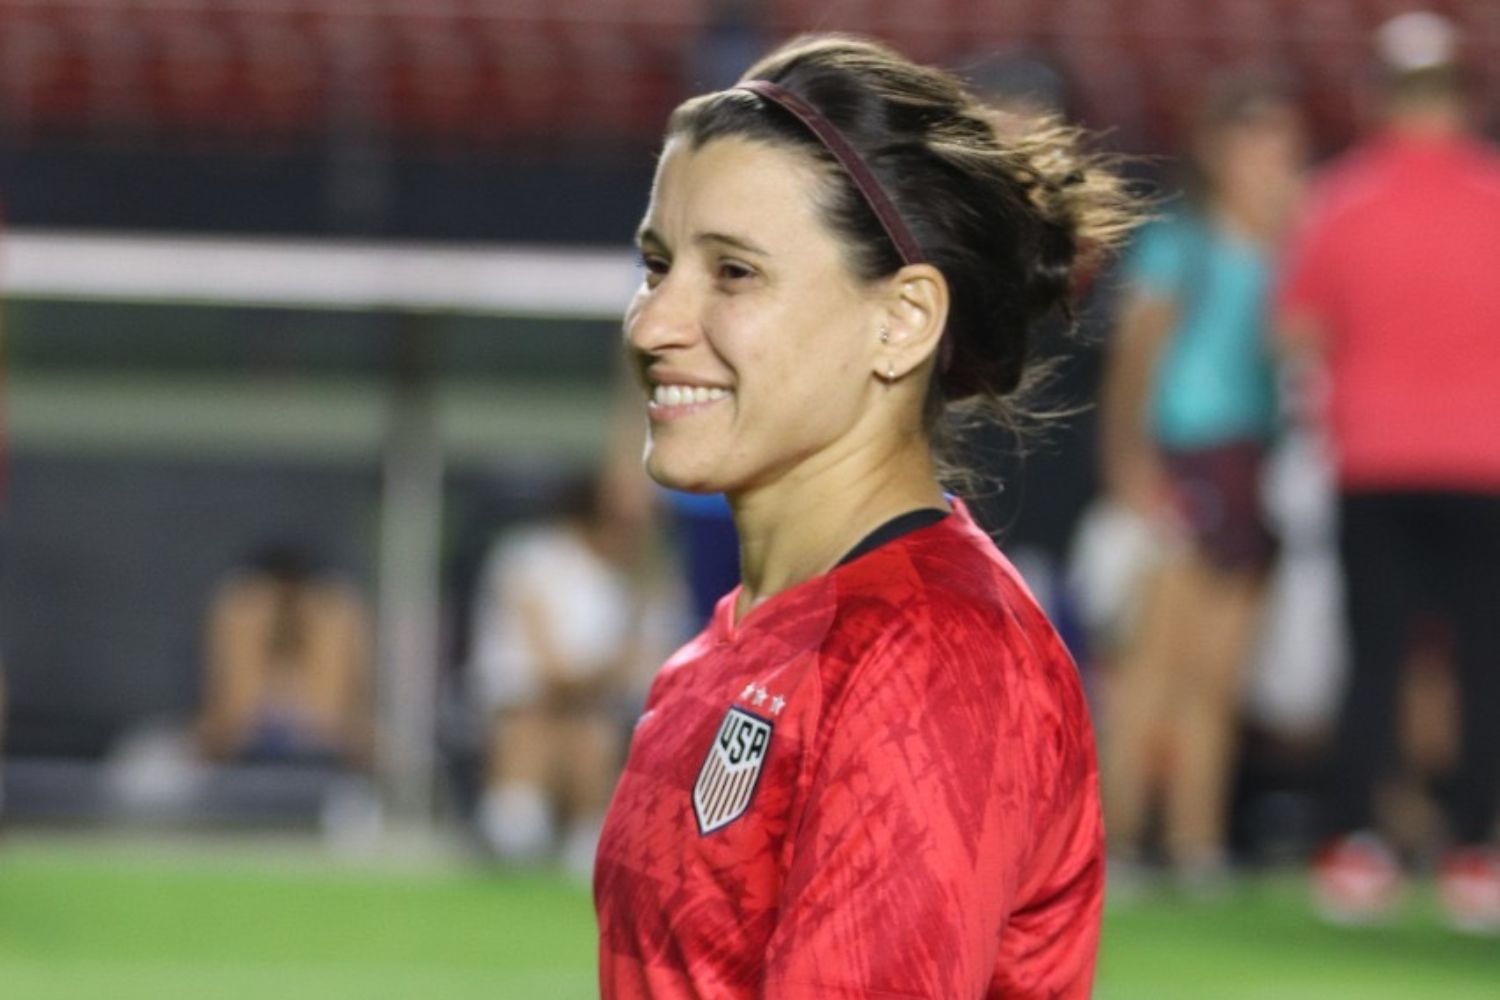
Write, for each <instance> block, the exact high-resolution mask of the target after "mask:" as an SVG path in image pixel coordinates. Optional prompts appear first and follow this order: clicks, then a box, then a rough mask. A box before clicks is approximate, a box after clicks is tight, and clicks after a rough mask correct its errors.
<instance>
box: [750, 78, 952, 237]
mask: <svg viewBox="0 0 1500 1000" xmlns="http://www.w3.org/2000/svg"><path fill="white" fill-rule="evenodd" d="M734 89H735V90H748V91H750V93H752V94H756V95H758V96H760V97H763V98H765V99H766V100H768V101H770V102H771V103H772V104H775V105H778V106H780V107H782V108H785V109H786V110H787V111H789V112H791V113H792V115H793V116H795V117H796V118H797V120H798V121H800V122H801V123H802V124H804V125H806V126H807V127H808V128H809V129H811V130H812V132H813V134H814V135H816V136H817V137H818V140H819V141H820V142H822V143H823V145H824V146H825V147H826V148H827V149H828V151H829V152H830V153H832V154H833V157H834V159H836V160H838V161H839V164H840V165H841V166H842V167H843V168H844V172H845V173H847V174H848V175H849V179H850V180H852V181H853V182H854V186H855V187H857V188H859V193H860V194H862V195H864V196H865V203H866V204H867V205H869V206H870V210H871V211H873V212H874V213H875V217H876V218H877V219H879V220H880V225H881V226H882V227H883V228H884V229H885V232H886V235H887V236H889V237H890V238H891V243H893V244H894V245H895V247H896V252H897V253H899V254H901V259H902V260H903V261H905V262H906V263H908V264H921V263H923V262H924V261H925V260H926V259H927V258H926V257H924V256H923V255H922V248H921V247H920V246H919V245H918V244H917V241H916V239H915V238H914V237H913V236H912V234H911V230H910V229H908V228H906V222H905V221H904V220H902V218H901V213H900V212H897V211H896V206H895V205H894V204H893V203H892V202H891V199H890V196H889V195H887V194H886V193H885V188H883V187H881V186H880V181H879V179H878V178H876V176H875V173H874V172H873V171H872V170H871V169H870V165H869V164H867V163H866V162H865V161H864V158H863V157H861V156H860V155H859V154H858V153H857V152H855V151H854V147H853V146H851V145H849V142H848V140H847V139H845V138H844V137H843V135H842V134H840V132H839V130H838V129H837V128H835V127H834V124H833V122H831V121H829V120H828V119H827V118H825V117H823V113H822V112H821V111H819V110H818V109H817V108H815V107H813V106H812V105H811V104H809V103H807V102H806V101H804V100H803V99H802V98H800V97H798V96H797V95H796V94H794V93H792V92H791V91H790V90H787V89H786V88H785V87H781V86H778V85H776V84H774V83H772V82H771V81H769V80H746V81H745V82H744V83H741V84H737V85H736V86H735V87H734Z"/></svg>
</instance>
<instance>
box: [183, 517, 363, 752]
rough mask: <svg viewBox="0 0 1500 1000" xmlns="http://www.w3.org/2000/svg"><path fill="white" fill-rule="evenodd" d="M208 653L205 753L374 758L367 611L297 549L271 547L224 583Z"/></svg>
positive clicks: (202, 724) (201, 741)
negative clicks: (372, 752)
mask: <svg viewBox="0 0 1500 1000" xmlns="http://www.w3.org/2000/svg"><path fill="white" fill-rule="evenodd" d="M207 659H208V662H207V670H208V676H207V684H206V692H205V696H204V701H203V705H202V709H201V711H200V715H199V718H198V720H197V724H196V727H195V735H196V739H197V742H198V746H199V748H200V750H201V751H202V753H203V754H204V755H205V756H207V757H208V758H210V759H213V760H224V761H242V762H283V761H284V762H291V763H315V764H319V763H329V764H339V765H346V766H350V767H356V768H363V767H365V766H366V765H367V764H368V763H369V758H370V750H371V746H370V744H371V735H372V733H371V726H372V718H371V711H372V708H371V682H372V676H371V671H372V664H371V648H370V622H369V614H368V612H367V610H366V608H365V605H364V602H363V600H362V599H361V598H360V596H359V594H358V593H357V592H356V591H355V590H354V588H353V587H352V586H351V585H349V584H348V583H346V582H344V581H343V580H340V579H338V578H336V577H333V576H331V575H330V574H328V573H325V572H321V571H319V570H318V569H317V568H316V566H315V565H314V563H313V561H312V559H311V558H310V557H309V555H308V554H307V552H306V551H305V550H304V549H303V548H301V547H300V546H296V545H288V544H273V545H270V546H268V547H266V548H265V549H264V550H262V551H261V552H260V553H258V554H257V555H256V556H255V557H254V558H252V559H251V560H250V561H249V564H248V565H247V566H246V567H245V568H244V569H241V570H237V571H235V572H234V573H233V575H231V576H230V578H229V579H228V580H226V581H225V582H224V583H223V584H222V585H221V586H220V587H219V589H218V591H217V592H216V593H215V595H214V597H213V600H212V603H211V605H210V607H209V611H208V626H207Z"/></svg>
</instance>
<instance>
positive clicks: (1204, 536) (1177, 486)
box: [1162, 441, 1276, 573]
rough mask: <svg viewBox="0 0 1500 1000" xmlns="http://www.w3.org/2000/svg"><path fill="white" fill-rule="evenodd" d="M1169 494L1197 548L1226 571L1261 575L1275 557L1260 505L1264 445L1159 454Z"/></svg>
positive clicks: (1239, 443) (1237, 443) (1254, 443)
mask: <svg viewBox="0 0 1500 1000" xmlns="http://www.w3.org/2000/svg"><path fill="white" fill-rule="evenodd" d="M1162 457H1163V460H1164V462H1165V464H1166V470H1167V476H1168V478H1169V479H1170V480H1171V484H1172V495H1173V498H1174V500H1175V502H1176V504H1177V509H1178V511H1179V513H1181V515H1182V517H1183V520H1184V521H1186V522H1187V524H1188V527H1189V530H1190V531H1191V532H1192V535H1193V540H1194V542H1195V543H1196V544H1197V546H1198V550H1199V551H1200V552H1202V553H1203V554H1204V555H1205V556H1207V557H1208V561H1209V562H1210V563H1212V564H1213V565H1214V566H1216V567H1218V568H1219V569H1222V570H1224V571H1226V572H1234V573H1245V572H1260V571H1262V570H1264V569H1265V568H1266V567H1267V566H1269V565H1270V562H1271V558H1272V556H1274V555H1275V553H1276V538H1275V536H1274V535H1272V534H1271V530H1270V528H1269V527H1268V526H1267V525H1266V519H1265V511H1264V508H1263V506H1262V504H1261V469H1262V467H1263V465H1264V464H1265V446H1264V445H1263V444H1261V443H1260V442H1259V441H1234V442H1230V443H1228V444H1222V445H1214V446H1212V447H1209V448H1191V449H1186V450H1181V451H1168V452H1164V453H1163V456H1162Z"/></svg>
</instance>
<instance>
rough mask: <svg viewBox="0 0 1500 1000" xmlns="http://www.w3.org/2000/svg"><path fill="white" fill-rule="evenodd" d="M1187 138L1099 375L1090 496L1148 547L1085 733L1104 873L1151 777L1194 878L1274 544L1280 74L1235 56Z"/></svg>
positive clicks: (1142, 244)
mask: <svg viewBox="0 0 1500 1000" xmlns="http://www.w3.org/2000/svg"><path fill="white" fill-rule="evenodd" d="M1191 140H1192V149H1191V154H1190V156H1191V166H1192V171H1193V175H1194V176H1193V179H1194V183H1193V184H1192V186H1191V188H1190V193H1189V197H1188V199H1187V201H1186V202H1185V204H1183V205H1182V206H1181V207H1180V208H1177V209H1175V210H1173V211H1172V212H1170V213H1169V214H1168V215H1167V216H1166V217H1164V218H1162V219H1160V220H1158V221H1156V222H1154V223H1153V224H1151V225H1150V226H1148V227H1147V228H1146V229H1145V230H1143V231H1142V232H1141V233H1140V234H1139V236H1138V239H1137V241H1136V243H1135V245H1134V246H1133V248H1132V250H1131V253H1130V255H1129V257H1128V259H1127V261H1126V285H1127V291H1126V298H1125V301H1124V304H1123V305H1122V312H1121V315H1120V320H1119V326H1118V329H1117V331H1116V334H1115V337H1114V341H1113V343H1112V344H1111V346H1110V352H1109V359H1108V368H1107V373H1106V376H1105V385H1104V391H1103V399H1102V407H1103V411H1102V413H1101V417H1100V435H1101V459H1102V462H1103V470H1102V471H1103V477H1104V483H1105V488H1106V490H1107V491H1108V499H1109V501H1110V502H1112V504H1113V505H1114V506H1115V507H1116V508H1118V509H1120V510H1122V511H1126V512H1129V513H1130V514H1133V515H1134V517H1135V518H1136V519H1137V520H1138V521H1139V522H1140V523H1141V524H1142V525H1143V526H1144V530H1146V531H1147V532H1148V534H1149V536H1150V538H1151V539H1152V547H1154V549H1155V551H1154V552H1151V553H1150V559H1151V564H1152V565H1151V568H1150V569H1149V570H1148V571H1147V572H1146V573H1145V575H1144V576H1143V577H1141V578H1140V580H1139V586H1140V591H1139V595H1138V597H1137V598H1136V601H1137V604H1136V607H1135V611H1134V617H1133V620H1132V621H1131V623H1130V625H1129V627H1128V628H1127V629H1125V630H1124V631H1123V632H1121V633H1119V634H1118V635H1116V636H1115V637H1114V645H1113V648H1112V650H1111V652H1110V653H1109V655H1107V657H1106V659H1107V660H1109V661H1110V662H1111V663H1112V669H1111V671H1110V677H1109V680H1108V688H1107V695H1106V701H1105V712H1104V721H1103V738H1102V740H1103V746H1104V748H1105V752H1104V755H1103V757H1104V778H1105V786H1104V787H1105V799H1104V801H1105V809H1106V812H1107V815H1108V816H1109V818H1110V836H1111V850H1112V852H1113V853H1114V857H1113V858H1112V863H1113V864H1114V865H1115V867H1116V871H1115V872H1114V874H1116V875H1117V876H1119V877H1120V878H1122V879H1130V878H1132V877H1139V876H1140V875H1142V874H1143V873H1144V869H1143V868H1142V859H1143V852H1144V848H1145V838H1146V836H1147V830H1148V826H1149V820H1150V812H1151V810H1150V806H1151V804H1152V803H1153V801H1154V799H1155V793H1156V792H1157V790H1158V785H1160V791H1161V793H1162V799H1163V816H1162V819H1163V822H1162V825H1161V831H1162V835H1163V848H1164V851H1165V856H1166V859H1167V861H1168V863H1169V865H1170V867H1171V869H1172V871H1173V873H1174V875H1175V876H1176V877H1177V878H1178V879H1179V881H1180V882H1182V883H1183V884H1184V887H1187V888H1200V889H1208V888H1212V887H1213V886H1214V885H1217V884H1219V883H1220V882H1221V881H1222V879H1223V877H1224V876H1225V875H1226V874H1227V853H1226V828H1227V812H1228V786H1229V779H1230V776H1231V773H1232V768H1231V765H1232V762H1233V758H1234V755H1235V750H1236V744H1237V734H1238V723H1239V716H1238V709H1239V702H1240V690H1241V684H1242V675H1243V672H1244V669H1245V666H1246V663H1247V659H1248V655H1249V653H1250V651H1251V643H1252V640H1253V638H1254V635H1255V629H1256V625H1257V623H1258V620H1259V615H1260V612H1261V603H1262V596H1263V592H1264V589H1265V582H1266V579H1267V573H1268V569H1269V568H1270V565H1271V561H1272V558H1273V554H1274V551H1275V543H1274V541H1273V539H1272V536H1271V533H1270V531H1269V529H1268V527H1267V524H1266V519H1265V513H1264V511H1263V510H1262V507H1261V500H1260V496H1261V469H1262V462H1263V459H1264V457H1265V454H1266V451H1267V449H1268V447H1269V445H1270V444H1271V441H1272V438H1273V435H1274V434H1275V432H1276V425H1277V403H1276V394H1275V372H1274V366H1273V362H1272V357H1271V354H1270V351H1269V344H1268V339H1267V337H1266V335H1265V317H1266V305H1267V295H1268V290H1269V285H1270V275H1271V259H1272V255H1273V253H1274V252H1275V251H1276V248H1277V245H1278V244H1279V242H1280V241H1281V239H1282V236H1283V232H1284V230H1285V228H1286V225H1287V222H1288V219H1289V216H1290V213H1291V211H1292V209H1293V207H1294V204H1295V201H1296V197H1297V193H1298V189H1299V177H1300V173H1301V170H1302V165H1303V155H1304V152H1303V132H1302V123H1301V117H1300V115H1299V112H1298V108H1297V106H1296V104H1295V102H1294V101H1293V100H1292V98H1291V96H1290V93H1289V91H1288V90H1287V89H1286V88H1285V87H1284V86H1282V85H1281V84H1280V83H1279V82H1277V81H1275V80H1273V79H1270V78H1268V77H1264V76H1260V75H1255V74H1242V75H1234V76H1226V77H1224V78H1221V79H1219V80H1218V81H1215V82H1214V83H1212V84H1211V85H1210V86H1209V87H1207V88H1206V90H1205V93H1204V95H1203V97H1202V101H1201V106H1200V109H1199V112H1198V116H1197V120H1196V122H1195V123H1194V127H1193V129H1192V133H1191Z"/></svg>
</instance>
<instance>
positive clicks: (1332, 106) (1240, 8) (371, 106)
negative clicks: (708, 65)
mask: <svg viewBox="0 0 1500 1000" xmlns="http://www.w3.org/2000/svg"><path fill="white" fill-rule="evenodd" d="M1410 6H1412V4H1411V3H1409V2H1407V0H1210V2H1204V3H1198V2H1190V0H1131V2H1118V3H1116V2H1104V0H1065V2H1061V3H1042V2H1039V0H988V2H986V0H842V2H839V3H835V4H826V5H810V4H804V3H800V2H798V0H765V2H764V3H763V4H762V6H761V17H762V19H763V22H764V25H765V26H766V27H767V28H768V29H769V31H770V32H772V33H773V34H775V35H787V34H792V33H796V32H803V31H817V30H827V29H829V28H837V29H839V30H846V31H859V32H865V33H869V34H874V35H877V36H882V37H888V38H893V39H899V40H900V42H901V44H902V46H903V47H904V48H905V49H906V50H907V51H909V52H910V53H911V54H913V55H914V56H916V57H918V58H921V59H928V60H935V61H943V62H960V63H961V62H962V61H963V60H964V59H965V58H968V57H970V56H972V54H973V53H974V52H976V51H981V50H984V49H992V50H993V49H1004V48H1009V47H1014V46H1017V45H1026V46H1028V47H1031V48H1034V49H1037V50H1039V51H1042V52H1049V53H1052V54H1054V55H1055V56H1056V58H1058V60H1059V61H1060V62H1061V63H1062V64H1064V65H1065V66H1066V67H1068V68H1070V69H1071V70H1072V72H1073V75H1074V76H1075V77H1077V78H1078V79H1079V80H1080V81H1082V82H1081V83H1080V86H1079V95H1078V97H1079V103H1080V105H1081V106H1080V107H1079V108H1078V109H1077V110H1078V112H1079V113H1080V115H1081V117H1082V118H1083V119H1084V120H1085V121H1087V122H1089V123H1091V124H1093V125H1095V126H1113V127H1117V128H1119V129H1120V131H1121V132H1122V134H1123V136H1124V138H1125V139H1126V140H1128V141H1129V142H1131V143H1132V144H1136V145H1145V146H1156V145H1159V144H1161V143H1165V142H1170V141H1171V139H1172V137H1173V136H1174V135H1175V132H1176V129H1177V123H1176V122H1175V121H1174V120H1173V114H1174V113H1173V111H1172V109H1173V108H1174V107H1176V106H1178V105H1179V104H1180V94H1181V91H1182V88H1183V87H1184V86H1185V85H1186V84H1188V83H1190V82H1192V81H1193V80H1195V79H1197V78H1198V77H1199V76H1200V74H1201V73H1202V72H1203V70H1204V69H1205V68H1206V67H1208V66H1214V65H1223V64H1225V63H1228V62H1255V63H1259V64H1272V65H1276V66H1278V67H1280V68H1283V69H1287V70H1290V71H1293V72H1295V73H1296V74H1297V75H1298V76H1299V78H1300V79H1301V80H1302V81H1303V82H1304V84H1305V85H1306V87H1307V90H1308V97H1309V102H1310V107H1311V111H1312V118H1313V122H1314V125H1315V128H1316V130H1317V131H1318V133H1319V135H1320V136H1321V137H1322V138H1323V140H1324V144H1325V145H1328V146H1332V145H1336V144H1338V143H1340V142H1342V141H1343V140H1344V139H1346V138H1347V137H1348V136H1349V134H1351V132H1352V129H1353V127H1354V122H1353V116H1354V114H1355V110H1356V109H1355V103H1354V99H1353V96H1352V95H1353V93H1354V91H1355V89H1356V86H1357V84H1358V83H1359V81H1360V73H1361V72H1362V68H1363V66H1364V54H1365V46H1366V40H1367V38H1368V32H1369V29H1370V28H1371V26H1372V25H1374V24H1375V23H1377V22H1378V21H1380V20H1381V19H1383V18H1385V17H1386V16H1388V15H1389V14H1390V13H1392V12H1394V11H1396V10H1399V9H1406V8H1408V7H1410ZM1428 6H1431V7H1434V8H1436V9H1439V10H1443V11H1445V12H1447V13H1449V14H1451V15H1452V16H1453V17H1454V18H1456V19H1457V21H1458V22H1459V24H1460V25H1461V26H1463V27H1464V29H1465V39H1466V47H1467V49H1468V50H1469V51H1468V54H1469V56H1470V57H1471V65H1473V66H1475V67H1476V68H1477V73H1476V77H1477V79H1478V82H1479V83H1480V84H1481V85H1482V86H1483V87H1484V88H1486V89H1487V90H1488V92H1490V93H1492V94H1493V93H1495V92H1496V91H1497V90H1500V4H1496V3H1494V2H1492V0H1433V2H1431V3H1429V4H1428ZM712 17H713V4H711V3H710V2H708V0H633V2H625V0H596V2H587V3H586V2H583V0H558V2H553V3H544V2H540V0H368V2H364V3H358V4H352V3H350V4H345V3H334V2H331V0H279V2H276V3H267V2H263V0H223V2H218V3H207V2H201V0H194V2H185V0H0V27H3V36H0V39H3V40H0V54H3V57H4V58H3V68H0V99H3V101H4V107H5V110H6V111H7V112H8V113H7V117H8V118H9V121H10V126H11V129H12V131H13V132H19V133H20V134H22V135H34V134H41V135H46V134H56V133H62V134H75V133H78V132H79V131H80V130H81V131H84V132H88V131H90V130H104V131H106V132H113V131H117V130H118V129H119V128H120V127H121V126H135V125H140V124H142V123H146V122H155V123H156V124H157V126H158V127H159V128H164V129H167V130H169V131H172V132H176V133H181V134H183V135H185V136H188V137H201V136H205V135H209V136H223V137H228V138H233V139H237V140H243V139H247V138H248V139H253V140H255V141H258V142H275V141H279V140H289V139H296V138H299V137H301V138H306V137H308V136H310V135H313V134H315V133H317V132H318V130H319V129H322V128H326V127H329V122H330V121H331V120H332V119H334V118H336V117H337V116H339V115H346V116H347V115H353V116H354V117H356V118H358V119H360V120H362V121H364V122H369V123H373V124H374V126H375V127H377V128H378V129H380V130H381V131H382V132H383V133H384V134H387V135H389V136H390V137H391V138H393V139H394V140H396V141H398V142H399V141H414V142H421V143H430V142H433V141H449V142H454V143H459V144H480V145H494V144H505V143H512V142H525V143H531V144H534V143H536V142H544V143H563V144H569V145H571V144H576V142H577V141H578V140H579V139H580V138H581V137H595V136H598V135H599V134H600V133H601V132H602V133H603V135H604V136H605V137H606V138H608V137H611V136H613V137H616V138H619V137H624V138H634V139H639V140H642V141H647V140H649V139H650V138H652V137H654V135H655V132H656V130H657V129H658V128H659V125H660V123H661V121H662V120H663V118H664V117H665V115H666V112H667V111H668V110H670V108H671V106H672V105H673V104H674V103H675V102H676V101H677V100H679V99H680V98H681V97H682V96H683V95H684V94H685V93H686V92H687V90H688V89H689V88H688V86H687V81H686V80H684V72H685V71H684V67H685V66H686V65H687V63H688V61H689V58H690V52H691V48H692V46H693V44H694V42H695V41H696V40H697V39H698V38H699V37H700V35H701V33H702V32H703V31H704V30H705V29H706V28H707V27H708V25H709V24H710V22H711V20H712ZM1101 66H1102V67H1103V68H1102V69H1101ZM1141 88H1144V92H1142V90H1141ZM356 105H357V106H356Z"/></svg>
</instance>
